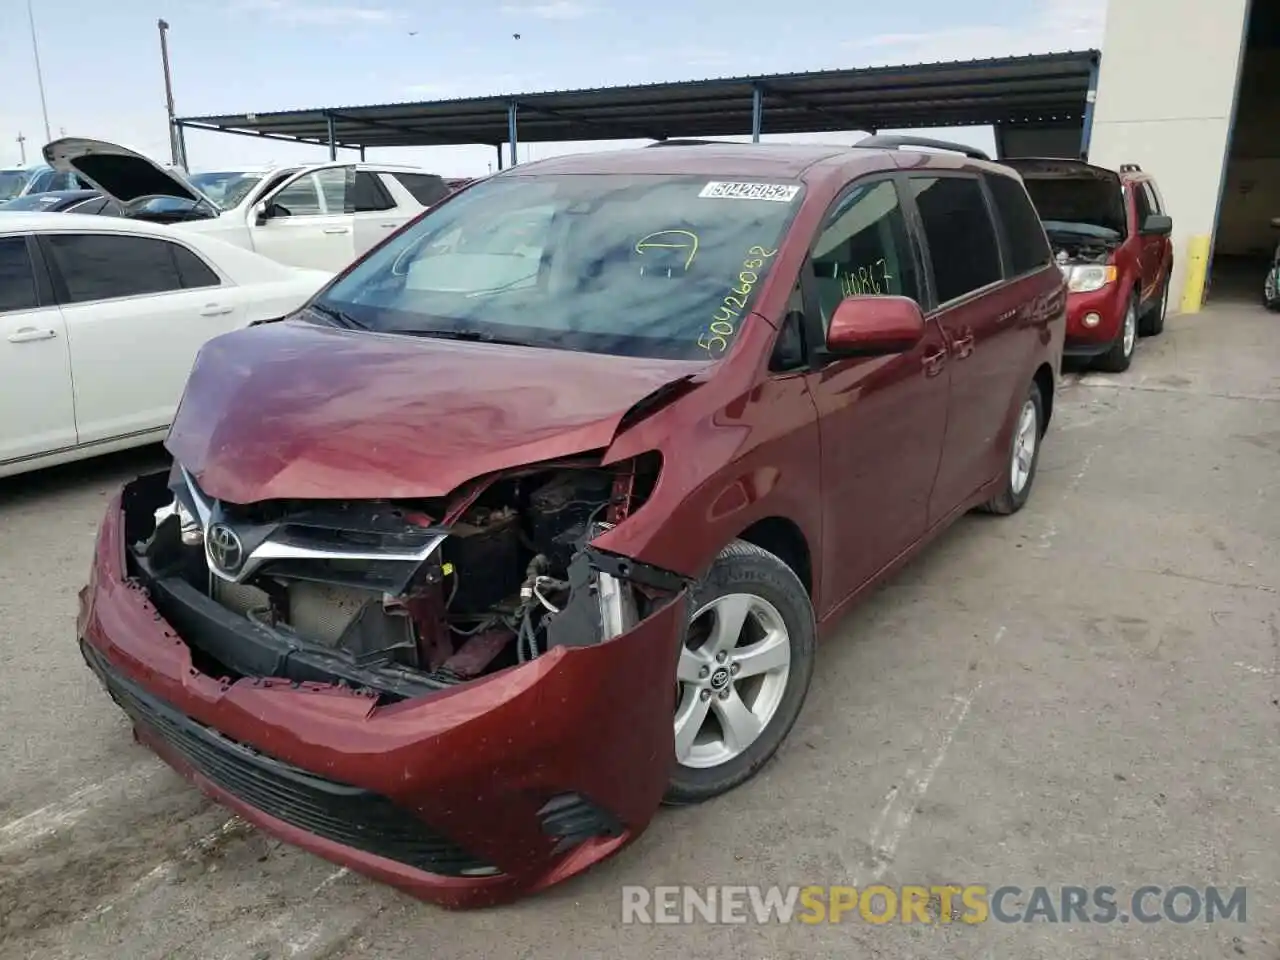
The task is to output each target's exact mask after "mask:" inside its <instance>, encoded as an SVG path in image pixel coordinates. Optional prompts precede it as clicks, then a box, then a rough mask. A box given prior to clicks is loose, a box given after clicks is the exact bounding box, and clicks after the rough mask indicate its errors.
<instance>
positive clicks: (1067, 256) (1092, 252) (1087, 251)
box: [1049, 236, 1117, 267]
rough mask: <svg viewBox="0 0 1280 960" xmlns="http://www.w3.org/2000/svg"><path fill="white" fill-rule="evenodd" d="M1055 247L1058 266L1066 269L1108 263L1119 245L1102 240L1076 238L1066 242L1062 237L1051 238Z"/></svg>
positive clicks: (1055, 258) (1054, 252)
mask: <svg viewBox="0 0 1280 960" xmlns="http://www.w3.org/2000/svg"><path fill="white" fill-rule="evenodd" d="M1049 239H1050V242H1051V243H1052V245H1053V258H1054V260H1055V261H1056V262H1057V264H1058V266H1061V267H1066V266H1070V265H1071V264H1075V263H1106V262H1108V260H1110V258H1111V253H1112V251H1113V250H1115V248H1116V246H1117V244H1114V243H1112V244H1107V243H1105V242H1104V241H1100V240H1090V239H1087V238H1084V237H1076V238H1072V239H1071V240H1068V241H1065V242H1064V239H1063V238H1062V237H1061V236H1053V237H1050V238H1049Z"/></svg>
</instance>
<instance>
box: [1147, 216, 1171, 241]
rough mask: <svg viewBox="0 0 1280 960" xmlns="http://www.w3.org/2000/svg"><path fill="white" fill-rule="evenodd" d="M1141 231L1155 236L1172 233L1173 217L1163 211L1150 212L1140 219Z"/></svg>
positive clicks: (1165, 235)
mask: <svg viewBox="0 0 1280 960" xmlns="http://www.w3.org/2000/svg"><path fill="white" fill-rule="evenodd" d="M1141 232H1142V233H1145V234H1149V235H1151V236H1156V237H1167V236H1168V235H1169V234H1171V233H1173V218H1172V217H1170V216H1167V215H1166V214H1163V213H1152V214H1148V215H1147V219H1145V220H1143V221H1142V231H1141Z"/></svg>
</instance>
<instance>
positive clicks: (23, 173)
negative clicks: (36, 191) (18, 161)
mask: <svg viewBox="0 0 1280 960" xmlns="http://www.w3.org/2000/svg"><path fill="white" fill-rule="evenodd" d="M30 176H31V173H30V171H28V170H0V200H10V199H12V198H13V197H16V196H17V195H18V194H20V193H21V192H22V188H23V187H25V186H26V185H27V180H28V179H29V178H30Z"/></svg>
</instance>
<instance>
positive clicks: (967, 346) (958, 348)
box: [951, 330, 974, 360]
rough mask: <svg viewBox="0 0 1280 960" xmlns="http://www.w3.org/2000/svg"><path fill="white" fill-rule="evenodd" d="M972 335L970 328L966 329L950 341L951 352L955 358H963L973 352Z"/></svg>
mask: <svg viewBox="0 0 1280 960" xmlns="http://www.w3.org/2000/svg"><path fill="white" fill-rule="evenodd" d="M973 344H974V337H973V331H972V330H966V331H965V332H964V335H963V336H959V337H956V339H955V340H953V341H952V343H951V352H952V353H954V354H955V355H956V359H957V360H963V359H964V358H965V357H967V356H969V355H970V354H972V353H973Z"/></svg>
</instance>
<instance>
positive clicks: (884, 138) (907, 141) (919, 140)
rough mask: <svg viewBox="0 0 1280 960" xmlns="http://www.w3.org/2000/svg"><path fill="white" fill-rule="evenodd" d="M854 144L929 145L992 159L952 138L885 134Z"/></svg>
mask: <svg viewBox="0 0 1280 960" xmlns="http://www.w3.org/2000/svg"><path fill="white" fill-rule="evenodd" d="M854 146H855V147H866V148H868V149H871V150H898V149H901V148H902V147H928V148H930V149H933V150H950V151H952V152H954V153H963V154H964V155H965V156H966V157H968V158H969V159H971V160H986V161H990V160H991V158H990V157H989V156H987V155H986V154H985V153H983V152H982V151H981V150H979V149H978V148H977V147H967V146H965V145H964V144H963V143H952V142H951V141H950V140H933V139H930V138H929V137H906V136H898V135H895V134H884V135H881V136H873V137H867V138H865V139H863V140H859V141H858V142H857V143H855V144H854Z"/></svg>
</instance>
